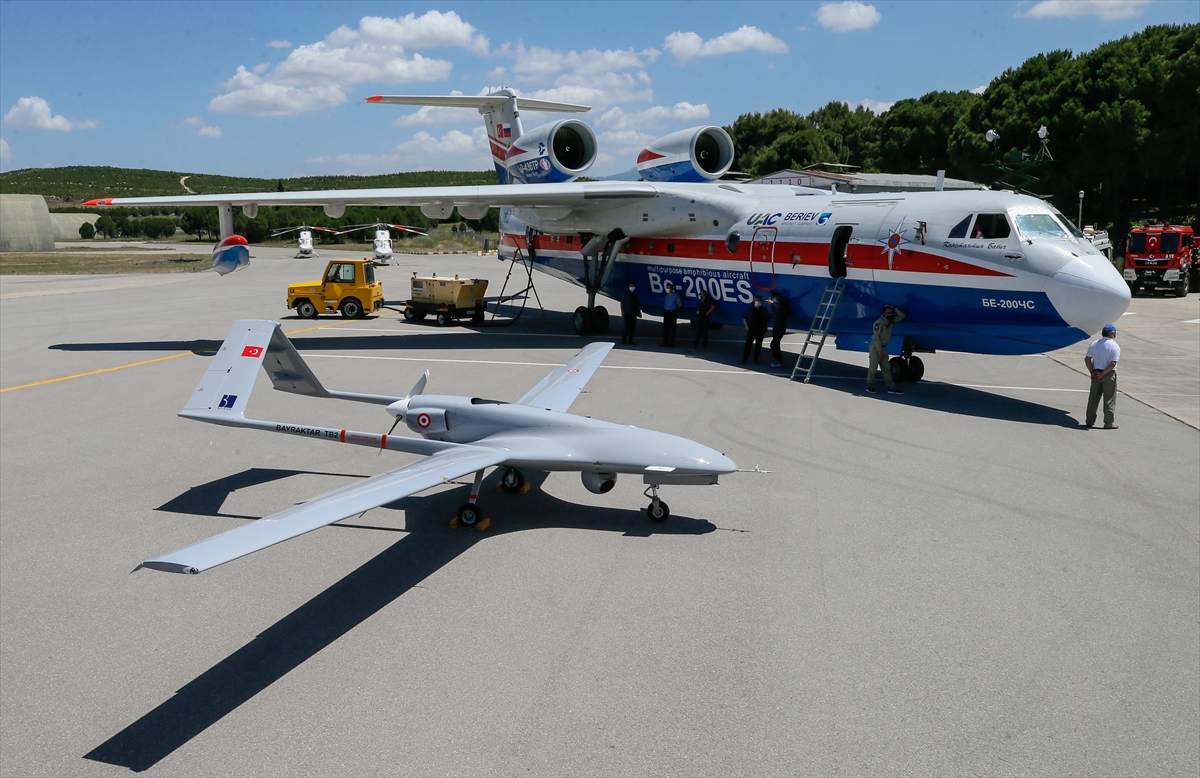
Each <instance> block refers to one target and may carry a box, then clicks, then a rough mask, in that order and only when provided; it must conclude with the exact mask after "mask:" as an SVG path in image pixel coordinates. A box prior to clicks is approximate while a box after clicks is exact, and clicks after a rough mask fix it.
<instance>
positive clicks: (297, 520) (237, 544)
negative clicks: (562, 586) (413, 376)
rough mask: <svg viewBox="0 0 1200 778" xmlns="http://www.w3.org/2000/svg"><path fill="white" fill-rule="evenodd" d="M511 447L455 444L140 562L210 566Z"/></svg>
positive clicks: (497, 457)
mask: <svg viewBox="0 0 1200 778" xmlns="http://www.w3.org/2000/svg"><path fill="white" fill-rule="evenodd" d="M507 457H508V452H506V451H502V450H499V449H487V448H480V447H478V446H455V447H454V448H452V449H449V450H448V451H442V452H439V453H437V454H434V455H433V456H431V457H428V458H426V459H422V460H420V461H419V462H414V463H413V464H411V465H406V466H405V467H401V468H399V469H397V470H392V471H391V472H387V473H381V474H380V475H377V476H374V477H373V478H368V479H367V480H366V481H362V482H360V483H356V484H353V485H351V486H347V487H345V488H342V489H338V490H336V491H333V492H330V493H329V494H325V495H322V496H320V497H317V498H315V499H313V500H309V501H308V502H306V503H302V504H300V505H296V506H293V507H291V508H288V509H287V510H285V511H280V512H279V513H276V514H273V515H271V516H266V517H264V518H261V519H259V520H258V521H253V522H250V523H249V524H246V525H244V526H241V527H238V528H237V529H231V530H229V531H228V532H223V533H221V534H220V535H214V536H213V537H211V538H209V539H207V540H202V541H200V542H199V543H194V544H192V545H190V546H187V547H186V548H181V549H179V550H178V551H172V552H171V553H169V554H166V555H164V556H160V557H156V558H154V559H151V560H149V561H147V562H143V563H142V564H140V565H138V568H142V567H149V568H151V569H153V570H164V571H166V572H168V573H192V574H195V573H201V572H204V571H205V570H207V569H209V568H210V567H216V566H217V565H221V564H224V563H226V562H229V561H232V560H234V559H237V558H238V557H243V556H246V555H247V554H252V553H254V552H255V551H261V550H262V549H264V548H267V547H268V546H273V545H275V544H276V543H281V542H283V541H285V540H290V539H291V538H294V537H297V536H298V535H303V534H304V533H306V532H312V531H313V530H314V529H318V528H320V527H324V526H325V525H327V524H333V523H334V522H336V521H341V520H342V519H346V518H349V517H351V516H355V515H357V514H359V513H362V512H363V511H368V510H370V509H371V508H378V507H379V506H380V505H387V504H388V503H390V502H394V501H396V500H399V499H401V498H402V497H408V496H409V495H412V494H416V493H417V492H420V491H423V490H425V489H429V488H431V487H434V486H438V485H439V484H443V483H445V482H446V481H450V480H453V479H455V478H458V477H460V476H464V475H466V474H467V473H471V472H474V471H476V470H481V469H483V468H485V467H491V466H492V465H498V464H500V463H502V462H504V460H505V459H506V458H507Z"/></svg>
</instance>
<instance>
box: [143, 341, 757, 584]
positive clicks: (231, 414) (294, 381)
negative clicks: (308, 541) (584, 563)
mask: <svg viewBox="0 0 1200 778" xmlns="http://www.w3.org/2000/svg"><path fill="white" fill-rule="evenodd" d="M611 350H612V344H611V343H593V344H591V345H589V346H587V347H586V348H584V349H583V350H582V351H580V352H579V353H578V354H577V355H576V356H575V357H574V358H573V359H572V360H571V361H570V362H568V363H567V364H566V365H564V366H563V367H559V368H557V369H555V370H553V371H551V373H550V374H549V375H547V376H546V377H545V378H543V379H542V380H541V381H540V382H539V383H538V384H537V385H536V386H534V387H533V388H532V389H530V390H529V391H528V392H526V393H525V396H523V397H522V398H521V399H519V400H517V401H516V402H515V403H507V402H501V401H499V400H484V399H480V398H478V397H448V396H440V395H427V394H423V393H422V392H423V391H424V389H425V384H426V381H427V380H428V378H429V373H428V371H426V373H425V374H424V375H423V376H421V378H420V379H419V380H418V381H417V383H416V385H415V386H414V387H413V389H412V391H411V392H409V394H408V396H407V397H386V396H382V395H374V394H357V393H354V392H339V391H334V390H331V389H326V388H325V387H324V386H323V385H322V384H321V382H320V381H318V380H317V377H316V376H315V375H313V372H312V371H311V370H310V369H309V367H308V365H307V364H306V363H305V362H304V360H303V359H302V358H301V356H300V354H299V352H297V351H296V348H295V346H293V345H292V343H291V341H289V340H288V339H287V336H286V335H284V334H283V331H282V330H280V329H279V324H278V323H277V322H273V321H258V320H245V321H238V322H235V323H234V325H233V329H231V330H230V331H229V335H228V337H226V338H225V342H224V343H223V344H222V345H221V348H220V350H219V351H218V352H217V354H216V356H215V357H213V361H212V364H211V365H210V366H209V368H208V370H207V371H206V372H205V374H204V377H203V378H202V379H201V380H200V384H199V385H198V386H197V387H196V390H195V391H194V392H193V393H192V396H191V399H189V400H188V403H187V405H186V406H185V407H184V409H183V410H182V411H181V412H180V413H179V415H180V416H183V417H185V418H188V419H195V420H197V421H204V422H209V423H210V424H221V425H225V426H228V427H249V428H251V429H257V430H267V431H268V432H282V433H284V434H286V435H297V436H300V437H305V438H314V439H317V440H326V441H332V442H334V443H351V444H354V445H359V446H369V447H371V448H377V449H380V450H381V451H382V450H385V449H386V450H388V451H404V452H408V453H412V454H427V455H428V456H427V458H425V459H423V460H419V461H417V462H416V463H414V464H411V465H405V466H404V467H401V468H398V469H396V470H392V471H390V472H387V473H383V474H381V475H377V476H374V477H373V478H369V479H367V480H366V481H363V482H361V483H356V484H354V485H352V486H348V487H345V488H343V489H338V490H337V491H334V492H330V493H329V494H326V495H323V496H321V497H317V498H316V499H313V500H310V501H309V502H306V503H303V504H301V505H297V506H295V507H292V508H288V509H287V510H284V511H281V512H279V513H276V514H274V515H272V516H267V517H266V518H263V519H259V520H258V521H255V522H251V523H250V524H246V525H245V526H242V527H238V528H237V529H233V530H230V531H228V532H224V533H222V534H220V535H216V536H214V537H211V538H209V539H207V540H202V541H200V542H199V543H195V544H193V545H191V546H188V547H186V548H181V549H179V550H178V551H173V552H171V553H170V554H166V555H164V556H160V557H157V558H155V559H151V560H149V561H147V562H143V563H142V564H141V565H140V566H139V567H149V568H151V569H154V570H165V571H167V572H172V573H200V572H203V571H205V570H207V569H209V568H211V567H215V566H217V565H220V564H223V563H225V562H229V561H231V560H233V559H237V558H238V557H242V556H245V555H247V554H250V553H253V552H255V551H259V550H261V549H264V548H267V547H268V546H273V545H275V544H276V543H279V542H282V541H284V540H288V539H290V538H294V537H297V536H299V535H303V534H304V533H306V532H311V531H312V530H315V529H317V528H319V527H324V526H326V525H328V524H332V523H334V522H336V521H341V520H342V519H345V518H348V517H350V516H355V515H357V514H359V513H362V512H363V511H367V510H370V509H372V508H377V507H379V506H380V505H386V504H387V503H390V502H393V501H395V500H399V499H400V498H402V497H407V496H409V495H412V494H416V493H417V492H420V491H423V490H425V489H430V488H432V487H434V486H439V485H441V484H444V483H446V482H448V481H452V480H454V479H455V478H459V477H461V476H464V475H467V474H469V473H474V474H475V480H474V484H473V485H472V487H471V496H470V499H469V500H468V502H467V503H466V504H465V505H463V506H462V507H461V508H459V510H458V515H457V516H456V517H455V519H454V520H453V522H452V524H453V525H454V526H463V527H471V528H475V529H485V528H486V527H487V523H488V520H487V519H484V518H483V516H482V514H481V513H480V510H479V508H478V506H477V504H476V500H477V499H478V497H479V487H480V485H481V483H482V482H483V475H484V472H485V471H486V469H487V468H489V467H502V468H504V475H503V477H502V479H501V488H503V489H506V490H509V491H519V490H521V489H522V488H523V486H524V484H525V477H524V475H523V474H522V472H521V471H522V470H541V471H572V472H579V473H580V474H581V476H582V479H583V485H584V486H585V487H586V488H587V489H588V491H590V492H593V493H596V494H604V493H606V492H608V491H610V490H611V489H612V488H613V485H614V484H615V483H616V480H617V475H618V474H619V473H626V474H629V475H635V476H641V477H642V482H643V483H645V484H647V485H648V486H647V489H646V494H647V496H648V497H649V498H650V504H649V506H648V507H647V508H646V513H647V515H648V516H649V518H650V519H651V520H652V521H666V519H667V517H668V516H669V515H670V509H669V508H668V507H667V504H666V503H665V502H663V501H662V500H661V499H659V496H658V489H659V487H660V486H664V485H708V484H716V483H717V478H718V477H719V476H721V475H723V474H726V473H732V472H735V471H736V470H737V465H736V464H734V462H733V460H731V459H729V458H728V457H726V456H725V455H724V454H721V453H720V452H718V451H714V450H713V449H711V448H709V447H708V446H704V445H701V444H699V443H696V442H694V441H691V440H687V439H685V438H680V437H676V436H675V435H668V434H666V433H664V432H654V431H653V430H644V429H639V428H637V427H627V426H623V425H620V424H612V423H609V422H606V421H599V420H597V419H591V418H587V417H584V416H576V415H574V414H571V413H567V410H568V409H569V408H570V407H571V404H572V403H573V402H575V398H577V397H578V396H579V393H580V392H581V391H582V390H583V387H584V386H585V385H586V384H587V382H588V380H589V379H591V377H592V374H593V373H595V372H596V369H597V368H598V367H599V366H600V363H601V362H603V361H604V357H605V356H607V355H608V352H609V351H611ZM259 365H261V366H262V367H263V369H264V370H265V371H266V373H267V375H268V376H270V378H271V383H272V384H273V385H274V386H275V388H276V389H278V390H280V391H284V392H292V393H294V394H301V395H308V396H311V397H332V398H338V399H342V400H354V401H357V402H365V403H375V404H378V405H385V406H387V412H388V413H389V414H390V415H391V416H393V417H395V422H394V423H393V424H392V430H395V428H396V426H397V425H398V424H399V423H400V422H402V421H403V422H404V423H405V424H407V425H408V428H409V429H410V430H412V431H413V432H416V433H418V434H419V435H421V437H420V438H410V437H405V436H401V435H393V434H391V431H389V432H388V433H387V434H382V435H381V434H378V433H372V432H355V431H353V430H344V429H333V428H330V427H317V426H313V425H308V424H280V423H276V422H273V421H259V420H255V419H247V418H246V416H245V411H246V405H247V403H248V402H249V400H250V392H251V390H252V389H253V388H254V379H255V376H256V375H257V374H258V368H259Z"/></svg>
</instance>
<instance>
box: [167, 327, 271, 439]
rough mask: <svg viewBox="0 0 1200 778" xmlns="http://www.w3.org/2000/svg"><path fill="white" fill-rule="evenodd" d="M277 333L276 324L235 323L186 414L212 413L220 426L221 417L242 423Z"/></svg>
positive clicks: (188, 405)
mask: <svg viewBox="0 0 1200 778" xmlns="http://www.w3.org/2000/svg"><path fill="white" fill-rule="evenodd" d="M277 329H279V325H278V324H277V323H276V322H273V321H266V320H262V319H239V320H238V321H235V322H234V323H233V328H232V329H230V330H229V334H228V335H226V336H225V342H224V343H222V344H221V348H220V349H219V350H218V351H217V355H216V356H215V357H213V359H212V362H211V363H210V364H209V366H208V370H206V371H205V372H204V376H203V377H202V378H201V379H200V383H199V385H198V386H196V390H195V391H194V392H192V396H191V398H190V399H188V401H187V405H185V406H183V410H184V411H185V412H186V411H209V412H211V414H206V415H211V416H212V417H213V421H216V422H217V423H220V418H221V417H228V418H229V419H230V420H238V419H241V418H242V417H243V416H244V414H245V412H246V404H247V403H249V402H250V392H251V391H253V390H254V379H255V378H256V377H257V376H258V366H259V365H261V364H262V361H263V357H264V356H266V353H267V347H268V346H269V345H270V343H271V338H272V334H273V333H274V332H275V331H276V330H277Z"/></svg>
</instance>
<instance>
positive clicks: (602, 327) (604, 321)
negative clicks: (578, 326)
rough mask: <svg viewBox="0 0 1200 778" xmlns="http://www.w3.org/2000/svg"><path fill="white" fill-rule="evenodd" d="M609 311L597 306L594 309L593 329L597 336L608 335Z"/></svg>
mask: <svg viewBox="0 0 1200 778" xmlns="http://www.w3.org/2000/svg"><path fill="white" fill-rule="evenodd" d="M608 323H609V316H608V309H607V308H605V307H604V306H603V305H597V306H596V307H595V308H593V309H592V329H593V330H594V331H595V332H596V334H597V335H607V334H608Z"/></svg>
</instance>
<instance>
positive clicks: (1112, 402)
mask: <svg viewBox="0 0 1200 778" xmlns="http://www.w3.org/2000/svg"><path fill="white" fill-rule="evenodd" d="M1120 358H1121V347H1120V346H1118V345H1117V328H1116V327H1115V326H1114V325H1112V324H1105V325H1104V329H1102V330H1100V337H1099V338H1097V339H1096V340H1094V341H1092V345H1090V346H1088V350H1087V356H1085V357H1084V358H1083V363H1084V364H1085V365H1087V369H1088V372H1089V373H1091V376H1092V385H1091V387H1090V389H1089V390H1088V403H1087V426H1089V427H1093V426H1095V424H1096V408H1097V406H1099V405H1100V397H1101V395H1103V396H1104V429H1106V430H1115V429H1117V424H1116V413H1117V360H1119V359H1120Z"/></svg>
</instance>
